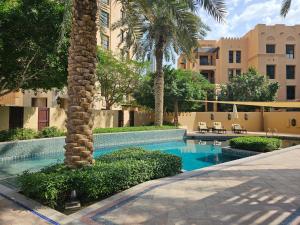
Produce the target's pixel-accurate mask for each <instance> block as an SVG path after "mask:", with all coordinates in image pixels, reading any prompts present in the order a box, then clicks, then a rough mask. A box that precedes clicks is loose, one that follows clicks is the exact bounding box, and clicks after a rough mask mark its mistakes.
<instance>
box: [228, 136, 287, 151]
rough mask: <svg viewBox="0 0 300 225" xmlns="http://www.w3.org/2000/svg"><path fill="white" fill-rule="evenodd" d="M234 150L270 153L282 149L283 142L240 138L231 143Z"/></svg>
mask: <svg viewBox="0 0 300 225" xmlns="http://www.w3.org/2000/svg"><path fill="white" fill-rule="evenodd" d="M229 143H230V146H231V147H232V148H237V149H244V150H249V151H256V152H270V151H274V150H277V149H279V148H280V146H281V140H280V139H277V138H266V137H238V138H233V139H231V140H230V141H229Z"/></svg>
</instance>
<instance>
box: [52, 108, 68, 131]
mask: <svg viewBox="0 0 300 225" xmlns="http://www.w3.org/2000/svg"><path fill="white" fill-rule="evenodd" d="M49 114H50V121H49V126H50V127H57V128H59V129H61V130H66V118H67V115H66V112H65V110H63V109H61V108H50V112H49Z"/></svg>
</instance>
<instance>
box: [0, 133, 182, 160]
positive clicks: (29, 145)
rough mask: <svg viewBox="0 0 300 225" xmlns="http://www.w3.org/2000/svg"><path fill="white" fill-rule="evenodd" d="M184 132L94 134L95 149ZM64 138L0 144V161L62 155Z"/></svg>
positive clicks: (179, 137) (164, 138)
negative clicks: (53, 154)
mask: <svg viewBox="0 0 300 225" xmlns="http://www.w3.org/2000/svg"><path fill="white" fill-rule="evenodd" d="M185 133H186V130H184V129H174V130H156V131H138V132H124V133H109V134H95V135H94V146H95V149H99V148H104V147H111V146H117V145H130V144H141V143H151V142H159V141H168V140H182V139H183V137H184V135H185ZM64 145H65V137H58V138H45V139H32V140H25V141H15V142H2V143H0V161H3V160H11V159H20V158H28V157H34V156H36V155H41V154H52V153H62V152H63V151H64Z"/></svg>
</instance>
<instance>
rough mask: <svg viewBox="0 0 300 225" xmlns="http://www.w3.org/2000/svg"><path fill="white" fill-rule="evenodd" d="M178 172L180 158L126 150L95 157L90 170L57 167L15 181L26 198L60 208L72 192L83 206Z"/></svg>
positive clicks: (24, 174)
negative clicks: (74, 192)
mask: <svg viewBox="0 0 300 225" xmlns="http://www.w3.org/2000/svg"><path fill="white" fill-rule="evenodd" d="M180 170H181V158H179V157H177V156H174V155H169V154H166V153H162V152H159V151H146V150H143V149H141V148H127V149H124V150H120V151H117V152H114V153H111V154H107V155H104V156H101V157H99V158H97V159H96V163H95V165H94V166H92V167H85V168H81V169H77V170H71V169H68V168H67V167H65V166H64V165H63V164H58V165H54V166H51V167H48V168H45V169H43V170H41V171H40V172H35V173H28V172H25V173H23V174H22V175H21V176H20V177H19V178H18V180H19V182H20V184H21V191H22V192H23V193H24V194H25V195H26V196H28V197H30V198H33V199H36V200H38V201H39V202H41V203H42V204H45V205H47V206H50V207H53V208H56V209H63V208H64V205H65V202H66V201H67V200H68V198H69V195H70V193H71V191H72V190H76V192H77V197H78V199H79V200H80V201H81V202H82V203H89V202H93V201H96V200H100V199H103V198H106V197H108V196H111V195H113V194H115V193H118V192H120V191H123V190H125V189H128V188H130V187H132V186H134V185H137V184H140V183H142V182H145V181H148V180H151V179H156V178H161V177H166V176H172V175H175V174H177V173H179V172H180Z"/></svg>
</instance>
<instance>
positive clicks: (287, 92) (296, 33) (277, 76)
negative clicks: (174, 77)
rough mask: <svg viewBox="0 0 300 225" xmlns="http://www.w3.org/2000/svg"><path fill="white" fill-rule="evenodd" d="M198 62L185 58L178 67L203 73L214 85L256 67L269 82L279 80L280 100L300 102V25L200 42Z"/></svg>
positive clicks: (260, 26)
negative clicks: (239, 36)
mask: <svg viewBox="0 0 300 225" xmlns="http://www.w3.org/2000/svg"><path fill="white" fill-rule="evenodd" d="M199 44H200V45H199V46H200V47H198V48H197V49H196V50H195V52H194V56H195V60H194V61H188V60H187V59H186V58H185V57H184V55H181V56H180V57H179V59H178V68H182V69H190V70H193V71H199V72H201V73H202V74H203V75H204V76H205V77H207V79H208V80H209V81H210V82H212V83H215V84H225V83H227V82H228V80H229V78H230V77H231V76H238V75H239V74H241V73H243V72H246V71H247V69H248V68H249V67H255V68H256V69H257V70H258V71H259V72H260V73H261V74H264V75H266V76H267V77H268V78H269V79H270V81H271V82H272V81H278V82H279V84H280V89H279V92H278V100H280V101H285V100H291V101H292V100H300V25H295V26H286V25H281V24H279V25H274V26H267V25H264V24H258V25H257V26H255V28H254V29H252V30H251V31H249V32H248V33H247V34H245V35H244V36H243V37H241V38H221V39H220V40H200V41H199Z"/></svg>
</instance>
